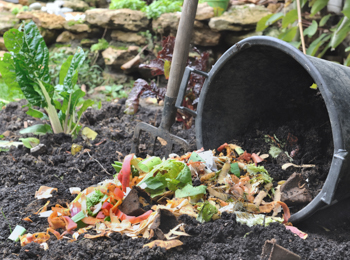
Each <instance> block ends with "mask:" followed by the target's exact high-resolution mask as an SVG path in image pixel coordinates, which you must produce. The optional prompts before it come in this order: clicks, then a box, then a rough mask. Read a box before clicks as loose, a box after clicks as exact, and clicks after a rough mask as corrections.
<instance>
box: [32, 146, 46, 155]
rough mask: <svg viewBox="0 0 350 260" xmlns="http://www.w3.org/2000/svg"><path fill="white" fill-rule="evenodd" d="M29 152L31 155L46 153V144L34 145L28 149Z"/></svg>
mask: <svg viewBox="0 0 350 260" xmlns="http://www.w3.org/2000/svg"><path fill="white" fill-rule="evenodd" d="M30 153H31V154H32V155H33V156H37V155H40V154H45V153H47V148H46V145H44V144H38V145H37V146H35V147H33V148H31V149H30Z"/></svg>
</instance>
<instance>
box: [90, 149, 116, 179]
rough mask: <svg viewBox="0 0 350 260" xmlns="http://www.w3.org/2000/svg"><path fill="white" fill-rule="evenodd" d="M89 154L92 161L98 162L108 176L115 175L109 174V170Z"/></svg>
mask: <svg viewBox="0 0 350 260" xmlns="http://www.w3.org/2000/svg"><path fill="white" fill-rule="evenodd" d="M87 154H88V155H89V156H90V158H91V159H93V160H94V161H96V162H97V163H98V164H99V165H100V166H101V167H102V169H103V170H104V171H105V172H106V173H107V174H108V175H113V174H110V173H109V172H107V170H106V169H105V168H104V167H103V166H102V164H101V163H100V162H99V161H97V160H96V159H95V158H94V157H92V156H91V155H90V153H89V152H87Z"/></svg>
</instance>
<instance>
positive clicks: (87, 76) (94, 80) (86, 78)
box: [49, 49, 104, 89]
mask: <svg viewBox="0 0 350 260" xmlns="http://www.w3.org/2000/svg"><path fill="white" fill-rule="evenodd" d="M68 57H69V54H68V53H66V51H65V50H64V49H62V50H60V51H59V52H52V53H50V58H49V68H50V74H51V84H52V85H57V84H59V79H60V70H61V62H62V60H66V59H67V58H68ZM103 83H104V79H103V77H102V69H101V67H100V66H98V65H91V60H90V58H89V55H88V53H85V62H84V63H83V64H81V66H80V68H79V71H78V81H77V85H82V84H85V85H86V86H87V87H88V88H89V89H93V88H96V87H98V86H101V85H102V84H103ZM76 87H77V86H76Z"/></svg>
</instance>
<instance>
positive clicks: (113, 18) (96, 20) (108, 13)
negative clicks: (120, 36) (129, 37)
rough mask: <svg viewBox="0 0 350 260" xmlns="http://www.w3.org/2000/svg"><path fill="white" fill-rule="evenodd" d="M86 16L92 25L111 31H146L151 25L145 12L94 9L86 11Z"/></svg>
mask: <svg viewBox="0 0 350 260" xmlns="http://www.w3.org/2000/svg"><path fill="white" fill-rule="evenodd" d="M85 15H86V21H87V22H88V23H90V24H91V25H95V26H99V27H104V28H111V29H121V30H126V31H136V32H137V31H140V30H142V29H146V28H147V26H148V24H149V20H148V19H147V17H146V15H145V14H144V13H143V12H141V11H135V10H130V9H118V10H109V9H93V10H88V11H86V12H85Z"/></svg>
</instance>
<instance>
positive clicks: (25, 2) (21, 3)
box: [18, 0, 29, 5]
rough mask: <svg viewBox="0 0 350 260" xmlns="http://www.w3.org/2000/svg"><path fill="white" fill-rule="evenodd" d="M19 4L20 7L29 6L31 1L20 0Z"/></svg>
mask: <svg viewBox="0 0 350 260" xmlns="http://www.w3.org/2000/svg"><path fill="white" fill-rule="evenodd" d="M18 3H19V4H20V5H29V1H28V0H18Z"/></svg>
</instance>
